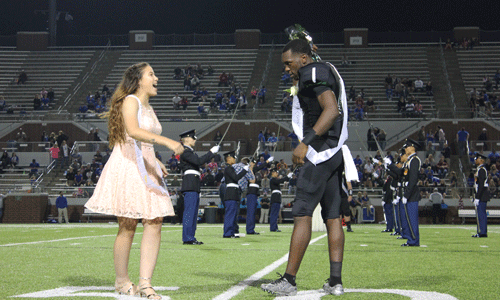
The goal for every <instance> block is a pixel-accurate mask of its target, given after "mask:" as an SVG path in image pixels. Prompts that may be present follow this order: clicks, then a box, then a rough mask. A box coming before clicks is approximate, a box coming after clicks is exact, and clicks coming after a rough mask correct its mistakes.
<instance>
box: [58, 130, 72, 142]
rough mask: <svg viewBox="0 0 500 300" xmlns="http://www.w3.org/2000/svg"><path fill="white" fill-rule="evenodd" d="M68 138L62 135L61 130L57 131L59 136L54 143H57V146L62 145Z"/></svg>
mask: <svg viewBox="0 0 500 300" xmlns="http://www.w3.org/2000/svg"><path fill="white" fill-rule="evenodd" d="M68 139H69V138H68V136H67V135H65V134H64V132H63V131H62V130H59V135H58V136H57V138H56V141H57V145H62V142H63V141H66V142H67V141H68Z"/></svg>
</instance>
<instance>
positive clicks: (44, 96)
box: [40, 87, 49, 98]
mask: <svg viewBox="0 0 500 300" xmlns="http://www.w3.org/2000/svg"><path fill="white" fill-rule="evenodd" d="M48 93H49V92H47V91H46V90H45V88H44V87H43V88H42V90H41V91H40V98H47V94H48Z"/></svg>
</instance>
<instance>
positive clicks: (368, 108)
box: [365, 97, 375, 112]
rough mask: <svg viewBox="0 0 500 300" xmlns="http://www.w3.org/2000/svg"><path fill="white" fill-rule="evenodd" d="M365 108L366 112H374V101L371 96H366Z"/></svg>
mask: <svg viewBox="0 0 500 300" xmlns="http://www.w3.org/2000/svg"><path fill="white" fill-rule="evenodd" d="M365 108H366V112H375V102H374V101H373V97H368V100H367V101H366V105H365Z"/></svg>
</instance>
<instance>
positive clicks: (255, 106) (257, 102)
mask: <svg viewBox="0 0 500 300" xmlns="http://www.w3.org/2000/svg"><path fill="white" fill-rule="evenodd" d="M274 49H275V46H274V40H273V42H272V44H271V49H269V55H268V56H267V62H266V67H265V69H264V73H263V74H262V80H261V81H260V84H259V91H258V92H257V98H255V100H256V101H255V104H254V107H253V108H254V110H255V109H256V108H259V97H258V93H260V90H261V89H262V87H263V86H264V84H265V82H266V81H267V75H268V74H269V69H270V68H271V63H272V61H273V53H274Z"/></svg>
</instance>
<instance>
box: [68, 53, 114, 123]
mask: <svg viewBox="0 0 500 300" xmlns="http://www.w3.org/2000/svg"><path fill="white" fill-rule="evenodd" d="M122 52H123V51H106V52H105V53H104V57H103V58H102V60H101V62H100V63H99V64H98V65H97V66H96V68H95V69H94V71H93V72H92V73H91V74H90V76H89V78H88V79H87V80H86V81H85V82H84V83H83V84H82V85H81V86H80V88H79V90H78V91H77V92H76V93H75V94H74V95H73V99H72V101H71V102H70V103H69V104H68V107H67V108H66V109H67V110H68V111H70V112H74V113H77V112H78V111H79V110H78V109H79V108H80V106H82V105H84V104H86V103H87V101H86V98H87V95H88V93H89V92H90V93H92V95H94V94H95V91H96V90H99V93H101V90H102V87H101V83H102V82H103V81H104V80H105V79H106V77H107V76H108V75H109V73H110V72H111V70H112V69H113V67H114V66H115V64H116V63H117V62H118V60H119V58H120V56H121V55H122ZM99 54H100V52H97V53H96V55H95V56H94V57H93V59H92V61H91V62H90V63H89V67H88V68H86V69H85V70H83V71H82V76H81V77H80V78H79V81H78V83H80V82H82V81H83V76H85V74H86V73H87V72H90V71H91V68H90V67H91V66H92V65H93V64H94V62H95V61H97V60H98V58H99V57H98V56H99ZM75 87H76V85H75ZM110 88H112V87H110Z"/></svg>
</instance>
